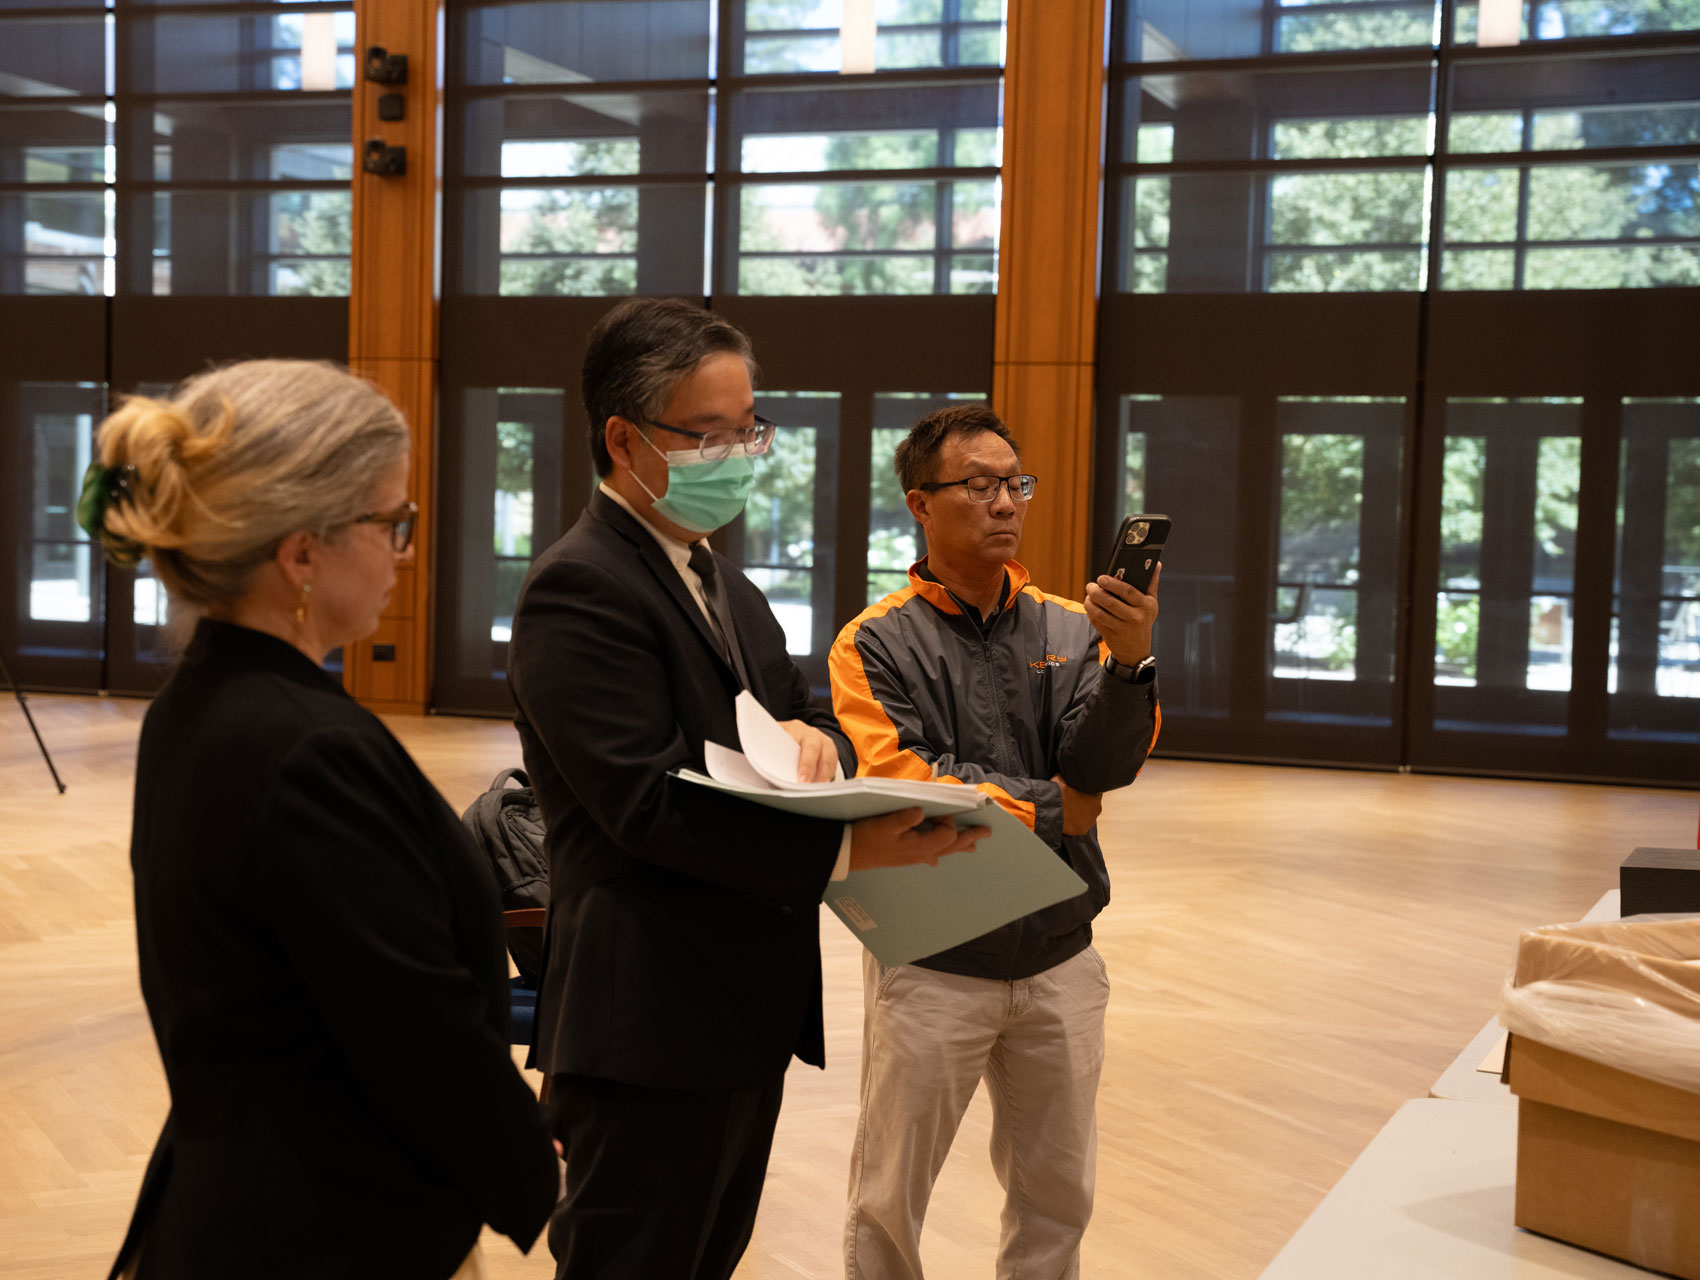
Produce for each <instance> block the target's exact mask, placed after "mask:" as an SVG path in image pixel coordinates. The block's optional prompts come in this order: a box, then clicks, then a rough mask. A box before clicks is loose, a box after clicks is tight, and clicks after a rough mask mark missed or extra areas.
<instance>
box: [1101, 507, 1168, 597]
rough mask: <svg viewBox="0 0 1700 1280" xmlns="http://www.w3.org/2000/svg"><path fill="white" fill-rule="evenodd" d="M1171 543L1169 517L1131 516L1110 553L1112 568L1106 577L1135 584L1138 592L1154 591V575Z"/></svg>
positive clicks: (1121, 529) (1118, 534)
mask: <svg viewBox="0 0 1700 1280" xmlns="http://www.w3.org/2000/svg"><path fill="white" fill-rule="evenodd" d="M1168 540H1169V517H1168V516H1159V515H1144V514H1140V515H1132V516H1129V517H1128V518H1127V519H1126V520H1123V521H1122V527H1121V528H1120V529H1118V530H1117V531H1116V545H1115V546H1114V547H1113V548H1112V549H1111V551H1110V567H1109V568H1107V569H1105V570H1104V572H1105V574H1107V575H1108V576H1109V577H1112V578H1120V579H1121V580H1122V581H1123V582H1128V583H1131V584H1132V585H1133V586H1134V588H1135V589H1136V590H1139V591H1149V590H1151V575H1152V574H1154V573H1156V572H1157V563H1158V561H1160V560H1162V558H1163V544H1164V543H1165V542H1167V541H1168Z"/></svg>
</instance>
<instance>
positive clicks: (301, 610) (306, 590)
mask: <svg viewBox="0 0 1700 1280" xmlns="http://www.w3.org/2000/svg"><path fill="white" fill-rule="evenodd" d="M312 590H313V584H312V583H311V582H303V583H302V584H301V603H300V604H298V605H296V606H295V621H296V622H298V623H305V622H306V621H307V597H308V595H310V594H311V593H312Z"/></svg>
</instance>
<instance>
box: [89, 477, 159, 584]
mask: <svg viewBox="0 0 1700 1280" xmlns="http://www.w3.org/2000/svg"><path fill="white" fill-rule="evenodd" d="M136 483H137V472H136V468H135V467H133V466H131V465H130V464H129V463H125V464H124V465H123V466H121V467H106V466H102V465H101V464H100V463H99V462H98V461H96V462H91V463H89V469H88V470H87V471H85V472H83V492H82V494H81V496H79V497H78V498H77V523H78V524H79V525H81V526H82V530H83V532H84V533H86V534H88V535H89V537H91V538H93V539H94V540H95V541H96V542H98V543H100V545H101V546H102V547H104V548H105V549H106V556H107V559H109V560H111V561H112V563H113V564H116V565H122V566H123V567H125V568H127V569H128V568H133V567H134V566H135V565H137V564H139V563H141V559H142V557H143V556H144V555H145V554H146V548H144V547H143V546H142V544H141V543H139V542H136V541H134V540H133V539H130V538H121V537H119V536H118V535H117V534H115V533H112V532H110V531H108V529H107V527H106V513H107V512H108V511H110V510H111V509H112V507H113V506H114V505H115V504H116V503H119V502H133V501H135V497H136Z"/></svg>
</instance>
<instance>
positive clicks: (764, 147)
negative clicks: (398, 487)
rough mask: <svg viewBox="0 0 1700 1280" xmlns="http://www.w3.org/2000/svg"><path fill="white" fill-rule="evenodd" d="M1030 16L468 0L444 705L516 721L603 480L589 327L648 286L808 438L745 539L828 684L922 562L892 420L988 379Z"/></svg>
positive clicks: (811, 668)
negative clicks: (515, 621) (1019, 33)
mask: <svg viewBox="0 0 1700 1280" xmlns="http://www.w3.org/2000/svg"><path fill="white" fill-rule="evenodd" d="M1003 8H1004V6H1003V3H1002V0H877V3H876V2H874V0H718V2H716V0H623V2H621V3H609V2H607V0H506V2H502V3H485V2H481V0H454V2H453V3H451V4H450V7H449V11H448V24H447V41H446V54H445V60H446V64H447V93H448V109H447V112H446V129H445V155H446V158H447V174H446V178H445V199H444V228H443V232H444V234H443V243H444V246H445V252H444V279H445V291H444V299H443V312H442V315H443V328H442V333H443V388H444V395H443V424H442V425H443V441H444V449H445V457H446V459H447V460H449V465H446V466H445V467H444V468H443V470H442V473H441V474H442V485H443V488H442V492H441V495H440V503H441V512H440V517H441V520H442V526H441V527H442V530H443V535H444V536H443V539H442V544H441V562H440V571H439V575H438V590H437V601H438V603H437V609H438V618H437V622H438V626H437V637H438V642H437V646H436V671H435V684H436V701H437V703H438V705H440V706H442V707H444V708H446V709H451V710H466V711H489V712H498V713H501V712H505V711H507V710H508V709H509V706H510V704H509V701H508V695H507V691H506V688H505V671H506V661H507V641H508V635H509V627H510V626H511V621H512V616H513V608H514V604H515V602H516V600H517V596H518V590H519V586H520V583H521V582H522V580H523V578H524V571H525V567H526V565H527V564H528V562H529V558H530V557H531V556H533V555H535V554H537V553H538V552H540V551H542V550H543V549H544V548H545V547H547V546H548V545H549V544H550V543H551V542H552V541H554V540H555V538H557V537H559V536H560V534H561V533H562V532H563V531H564V530H565V529H566V528H567V527H568V526H570V525H571V524H572V522H573V521H574V520H575V519H577V518H578V516H579V514H580V512H581V511H582V510H583V509H584V506H585V504H586V502H587V501H588V500H589V497H590V494H591V493H592V492H593V490H594V487H595V480H596V478H595V476H594V474H593V472H592V469H591V464H590V456H589V447H588V440H587V432H588V429H589V426H588V423H587V422H586V421H585V418H584V411H583V409H582V407H581V406H580V404H579V403H578V380H579V367H580V364H581V362H582V359H583V352H584V338H585V335H586V333H587V332H588V330H589V329H590V327H591V326H592V325H593V324H594V323H595V322H596V320H597V318H598V317H599V316H601V315H602V314H603V313H604V312H605V311H606V310H607V309H608V308H609V307H611V306H613V305H614V304H615V302H616V301H617V300H618V299H619V298H622V297H626V296H629V295H631V294H634V293H635V294H646V295H660V296H675V297H685V298H691V299H695V300H700V301H703V302H704V303H705V304H707V305H709V306H711V307H712V308H713V309H714V310H716V311H718V312H721V313H723V314H725V315H727V316H728V317H729V318H731V319H733V320H735V321H737V322H738V323H739V324H741V325H743V326H744V327H745V328H746V329H747V330H748V331H749V332H750V334H751V336H752V337H753V339H754V341H755V346H756V355H757V359H758V361H759V362H760V364H761V367H762V376H761V379H760V383H759V387H758V402H757V411H758V412H760V413H762V414H763V415H764V416H766V417H769V418H771V419H773V420H774V421H776V422H778V423H780V424H781V430H780V432H779V435H778V437H777V438H776V442H775V444H774V447H773V450H772V452H771V453H770V454H769V455H768V456H767V457H766V458H765V459H764V460H763V461H762V463H761V464H760V466H759V472H758V480H757V487H756V491H755V494H754V496H753V497H752V499H751V501H750V504H749V507H748V510H747V511H746V513H745V516H744V517H743V519H741V520H740V521H739V522H738V523H737V524H735V525H733V526H732V527H730V528H728V529H727V530H725V531H724V533H723V534H721V535H720V537H719V539H718V541H719V543H720V544H721V547H722V550H724V551H725V552H726V553H727V554H728V555H731V556H732V557H733V558H734V559H736V560H738V561H739V562H740V563H741V564H743V565H744V566H745V568H746V570H747V571H748V572H749V574H750V576H751V577H752V579H753V580H754V581H755V582H756V583H757V584H758V585H759V586H761V587H762V589H763V590H764V591H765V592H766V593H767V595H768V598H769V600H770V601H771V602H772V603H773V606H774V610H775V613H776V615H777V616H778V617H779V619H780V621H781V623H782V624H783V626H784V628H785V633H786V637H787V640H788V643H789V645H790V648H791V650H792V652H793V654H794V655H795V656H796V657H797V659H798V661H799V662H800V663H801V664H802V665H803V667H804V669H805V670H806V671H807V672H808V674H809V675H810V677H811V679H813V680H814V681H815V682H816V683H817V684H818V685H822V686H824V683H825V672H826V666H825V663H826V653H827V650H828V648H829V647H830V646H831V643H832V639H833V637H834V635H835V634H836V633H837V629H838V627H839V626H841V625H842V624H843V623H844V622H846V621H848V619H849V618H850V616H852V615H853V614H854V613H855V612H856V611H857V610H858V609H860V608H861V607H862V606H863V605H864V604H865V603H866V602H867V600H868V598H869V593H870V592H871V591H873V590H874V585H872V584H876V583H877V584H878V586H879V588H880V593H881V594H883V591H884V590H887V589H889V588H890V584H892V583H898V582H900V581H901V576H902V573H903V571H905V570H906V569H907V567H908V565H909V563H910V561H911V560H912V559H913V558H914V556H915V555H917V554H919V551H918V547H919V539H918V537H917V534H916V530H915V528H914V525H913V522H912V521H908V519H907V512H906V511H905V510H903V507H902V500H901V495H896V498H895V501H894V499H893V495H892V494H891V493H889V492H887V490H888V489H891V488H894V487H895V482H894V481H886V480H885V479H884V477H885V476H886V475H887V474H888V473H889V470H890V451H891V449H892V448H893V447H894V446H895V443H896V441H895V438H894V436H893V431H894V430H895V429H896V428H897V427H899V426H902V427H906V426H907V425H908V424H909V423H910V422H912V421H913V420H914V418H916V417H919V416H920V414H921V413H923V412H925V411H926V409H927V408H929V407H931V405H932V404H934V403H937V402H940V401H941V400H942V399H947V398H948V397H950V396H952V395H960V394H971V395H976V396H979V395H984V394H985V393H986V392H987V391H988V390H989V388H990V381H991V353H992V318H993V306H994V298H993V295H994V293H995V288H996V281H997V257H996V254H997V235H998V226H999V208H998V197H999V187H998V183H999V172H1000V169H999V166H1000V162H1001V150H1002V140H1001V135H1000V123H1001V117H1000V91H1001V77H1002V61H1003V24H1004V12H1003ZM904 557H908V558H907V559H906V558H904ZM899 561H901V563H899Z"/></svg>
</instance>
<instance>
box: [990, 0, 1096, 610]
mask: <svg viewBox="0 0 1700 1280" xmlns="http://www.w3.org/2000/svg"><path fill="white" fill-rule="evenodd" d="M1104 41H1105V24H1104V0H1011V3H1010V6H1009V44H1008V60H1007V62H1006V64H1005V69H1004V115H1003V121H1004V155H1003V165H1004V186H1003V234H1002V240H1001V243H1000V246H999V251H998V260H999V266H998V306H997V337H996V342H995V346H994V350H993V366H992V404H993V407H994V408H996V409H997V411H998V413H999V415H1000V416H1002V417H1003V419H1004V420H1005V421H1006V422H1007V423H1008V424H1009V427H1010V430H1011V431H1012V432H1013V433H1014V435H1015V438H1016V439H1017V440H1019V441H1020V442H1021V447H1022V463H1023V465H1024V466H1025V467H1026V469H1027V470H1028V471H1030V472H1032V473H1033V474H1034V475H1036V476H1038V477H1039V488H1038V491H1037V493H1036V495H1035V497H1034V500H1033V505H1032V507H1031V509H1030V510H1029V511H1028V513H1027V524H1026V530H1025V532H1024V534H1023V535H1022V540H1021V561H1022V563H1023V564H1025V565H1026V566H1027V567H1028V569H1029V570H1031V571H1032V574H1033V580H1034V582H1035V584H1037V585H1038V586H1039V587H1041V588H1043V589H1044V590H1046V591H1054V592H1056V593H1057V594H1059V595H1065V596H1069V597H1071V598H1073V599H1079V598H1080V595H1081V593H1082V590H1083V588H1084V585H1085V583H1086V575H1087V572H1088V569H1087V563H1086V562H1087V556H1088V554H1089V548H1090V543H1091V539H1090V536H1089V534H1090V529H1091V514H1092V417H1093V397H1092V392H1093V359H1094V348H1095V345H1096V342H1097V325H1098V224H1099V216H1100V214H1099V211H1100V206H1101V203H1102V199H1101V196H1102V185H1103V157H1102V149H1103V141H1102V139H1103V128H1104Z"/></svg>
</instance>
